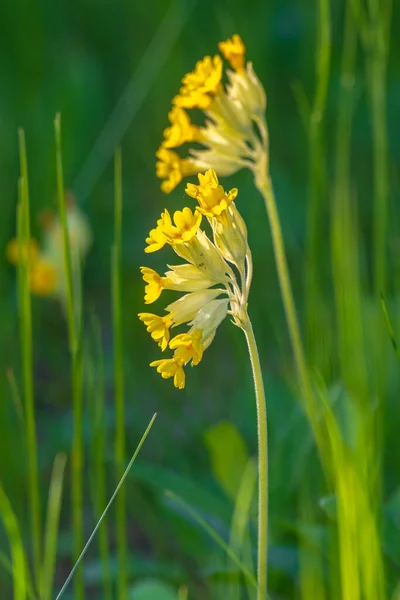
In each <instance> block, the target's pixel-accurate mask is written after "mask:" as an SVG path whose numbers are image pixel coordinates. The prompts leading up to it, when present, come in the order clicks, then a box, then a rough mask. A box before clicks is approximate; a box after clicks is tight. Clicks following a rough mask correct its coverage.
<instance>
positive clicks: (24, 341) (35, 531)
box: [17, 129, 42, 587]
mask: <svg viewBox="0 0 400 600" xmlns="http://www.w3.org/2000/svg"><path fill="white" fill-rule="evenodd" d="M18 139H19V155H20V170H21V177H20V185H19V194H20V197H19V206H18V209H17V228H18V244H19V258H20V260H19V261H18V288H19V290H18V296H19V307H18V308H19V321H20V327H21V355H22V373H23V391H24V413H25V424H26V428H25V429H26V444H27V453H28V460H27V464H28V481H29V512H30V521H31V543H32V551H33V564H34V578H35V584H36V586H38V587H39V583H40V565H41V532H42V526H41V512H40V493H39V473H38V457H37V437H36V420H35V400H34V387H33V342H32V309H31V295H30V286H29V250H28V249H29V245H30V208H29V186H28V166H27V158H26V144H25V134H24V132H23V130H22V129H20V130H19V131H18Z"/></svg>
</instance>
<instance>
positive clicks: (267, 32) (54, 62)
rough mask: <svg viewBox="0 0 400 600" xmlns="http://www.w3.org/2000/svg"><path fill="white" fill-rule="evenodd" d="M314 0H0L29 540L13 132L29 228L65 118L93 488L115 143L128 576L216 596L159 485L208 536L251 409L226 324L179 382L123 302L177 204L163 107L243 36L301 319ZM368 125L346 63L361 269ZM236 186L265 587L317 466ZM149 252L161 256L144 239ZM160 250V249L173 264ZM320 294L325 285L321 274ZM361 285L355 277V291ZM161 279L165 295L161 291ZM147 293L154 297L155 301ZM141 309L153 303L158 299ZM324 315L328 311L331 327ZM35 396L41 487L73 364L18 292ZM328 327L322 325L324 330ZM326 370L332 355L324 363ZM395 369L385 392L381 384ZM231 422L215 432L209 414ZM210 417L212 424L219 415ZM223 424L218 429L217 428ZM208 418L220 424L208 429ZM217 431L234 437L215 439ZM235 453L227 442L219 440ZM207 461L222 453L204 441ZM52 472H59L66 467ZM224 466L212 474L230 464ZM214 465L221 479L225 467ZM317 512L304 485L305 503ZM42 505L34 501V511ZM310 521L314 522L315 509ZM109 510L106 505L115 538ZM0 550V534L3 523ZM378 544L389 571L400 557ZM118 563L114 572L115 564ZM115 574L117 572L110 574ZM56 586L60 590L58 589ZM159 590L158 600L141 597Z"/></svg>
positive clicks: (251, 201)
mask: <svg viewBox="0 0 400 600" xmlns="http://www.w3.org/2000/svg"><path fill="white" fill-rule="evenodd" d="M345 4H346V3H345V1H344V0H340V1H337V2H334V3H333V5H332V6H331V27H332V68H331V74H330V85H329V92H328V100H327V110H326V116H325V121H324V129H325V131H324V140H325V144H324V152H325V159H326V167H327V179H328V182H329V180H330V177H331V175H332V172H333V155H334V154H333V141H334V136H335V131H336V125H337V121H336V117H337V104H338V90H339V85H340V61H341V50H342V45H343V22H344V12H345ZM317 17H318V15H317V6H316V3H315V2H311V1H307V2H306V1H302V2H297V1H296V2H295V1H288V0H284V1H282V0H271V1H268V2H257V1H254V0H249V1H248V2H246V3H243V2H241V1H239V0H230V1H229V2H228V1H226V2H225V1H222V0H218V1H216V2H214V1H212V0H201V1H200V0H199V1H197V2H196V1H195V0H192V1H191V2H183V1H182V2H180V1H177V0H172V2H169V1H168V2H167V1H165V0H159V1H156V0H149V1H148V2H132V1H128V0H114V1H112V2H111V1H110V0H99V1H97V2H93V1H91V0H79V2H78V1H76V0H75V1H66V0H58V1H57V2H50V1H49V0H40V1H36V0H18V2H6V1H3V2H2V3H1V5H0V90H1V92H0V190H1V192H0V193H1V203H0V241H1V244H0V247H1V249H2V250H1V252H0V264H1V268H0V339H1V345H0V390H1V400H0V479H1V482H2V484H3V486H4V489H5V490H6V491H7V494H8V496H9V498H10V500H11V502H12V505H13V507H14V511H15V513H16V514H17V516H18V519H19V521H20V523H21V530H22V532H23V535H24V539H26V543H27V547H28V548H29V536H28V523H27V514H26V502H27V491H26V480H27V456H26V448H25V446H24V441H23V436H22V434H21V427H20V422H19V417H18V414H17V411H16V409H15V404H14V402H13V392H12V390H11V389H10V383H9V375H10V372H11V371H12V373H14V375H15V378H16V381H17V383H18V382H20V379H21V368H20V347H19V337H18V336H19V333H18V312H17V298H16V273H15V269H14V268H13V267H12V266H11V265H9V264H8V263H7V260H6V256H5V248H6V244H7V241H8V240H9V239H10V238H12V237H13V236H14V235H15V229H16V218H15V210H16V203H17V191H18V190H17V180H18V173H19V166H18V144H17V142H18V140H17V129H18V127H23V128H24V130H25V133H26V139H27V155H28V167H29V176H30V198H31V216H32V230H33V233H34V234H35V235H36V236H39V237H40V225H39V222H38V219H37V215H38V214H39V213H40V211H42V210H43V209H48V208H56V171H55V145H54V130H53V119H54V116H55V114H56V112H60V113H61V116H62V135H63V161H64V172H65V182H66V186H67V187H68V188H69V189H71V190H72V191H73V193H74V194H75V196H76V198H77V201H78V203H79V206H80V207H81V209H82V211H83V212H84V213H85V214H86V215H87V217H88V218H89V220H90V223H91V227H92V229H93V233H94V244H93V247H92V250H91V252H90V254H89V256H88V259H87V262H86V265H85V271H84V314H85V327H84V328H85V339H86V340H87V345H88V347H91V346H93V345H95V343H96V342H95V340H96V331H97V328H98V326H100V328H101V340H102V348H103V352H104V367H105V368H104V374H105V383H104V390H105V398H106V419H105V426H106V434H105V435H106V441H107V443H106V448H105V456H104V462H105V464H106V475H107V490H108V496H109V495H111V493H112V491H113V489H114V487H115V484H116V480H115V469H114V462H113V461H114V458H113V448H114V430H115V414H114V405H113V398H114V384H113V345H112V312H111V276H110V265H111V254H110V252H111V245H112V241H113V216H114V204H113V194H114V192H113V186H114V182H113V177H114V175H113V151H114V147H115V146H116V145H120V146H121V149H122V157H123V255H122V271H123V294H122V303H123V304H122V306H123V342H124V379H125V402H126V435H127V456H128V455H131V454H132V452H133V451H134V449H135V447H136V445H137V443H138V440H139V438H140V436H141V434H142V432H143V430H144V429H145V427H146V425H147V423H148V422H149V420H150V418H151V416H152V415H153V413H154V412H156V411H157V413H158V417H157V420H156V423H155V425H154V427H153V429H152V431H151V433H150V436H149V438H148V439H147V441H146V443H145V445H144V447H143V449H142V451H141V454H140V457H139V458H138V461H137V463H136V464H135V465H134V467H133V469H132V473H131V475H130V476H129V478H128V481H127V483H126V494H127V505H128V522H127V535H128V543H129V554H130V567H129V570H130V581H131V582H132V583H133V582H134V581H138V580H141V579H142V578H145V577H153V578H156V579H159V580H162V581H164V582H167V583H169V584H171V585H172V586H173V587H175V588H176V587H177V586H178V585H179V584H181V583H187V584H188V585H189V589H190V592H191V596H190V597H193V598H213V597H216V598H218V597H220V596H218V589H219V588H218V586H219V585H220V583H219V582H220V581H221V579H223V577H224V574H223V571H224V569H223V565H224V563H223V561H222V559H221V550H220V549H219V548H218V547H217V546H216V545H215V544H214V542H213V541H212V540H211V539H210V538H209V537H208V536H207V534H205V533H204V532H203V531H202V530H201V528H199V527H198V526H197V525H196V524H195V523H194V522H193V520H191V519H190V518H189V517H188V516H187V515H185V514H183V513H182V511H181V510H179V509H177V508H176V506H173V504H171V502H170V501H168V499H166V497H165V494H164V492H165V489H172V490H173V491H175V492H176V493H178V494H180V495H181V496H183V497H184V498H186V500H187V501H188V502H189V503H194V504H195V505H196V506H197V508H198V509H199V511H200V512H201V514H202V515H203V516H205V517H207V519H208V520H209V521H210V522H211V523H212V524H213V525H214V526H215V527H216V528H217V529H218V531H220V532H221V533H222V534H223V536H224V537H225V536H226V532H227V531H228V530H229V523H230V518H231V513H232V506H233V499H232V495H231V494H230V493H229V485H230V484H228V485H227V486H226V485H225V486H224V483H223V481H222V482H221V478H220V479H219V477H218V472H219V470H218V460H217V459H216V456H217V455H218V452H223V449H224V448H226V447H229V448H232V456H233V457H234V460H233V462H232V456H231V455H230V454H229V452H228V453H227V454H228V456H227V457H226V459H224V460H226V462H225V463H224V468H225V469H226V473H231V477H232V478H233V480H235V477H236V475H235V472H234V471H235V468H234V465H235V462H234V461H235V460H239V459H238V458H237V457H238V456H240V457H241V456H242V455H243V453H244V455H246V454H249V455H252V454H253V455H255V452H256V432H255V403H254V393H253V388H252V378H251V369H250V365H249V361H248V356H247V353H246V346H245V340H244V337H243V334H242V332H241V331H240V330H238V329H236V328H235V327H233V326H232V325H231V324H230V323H229V321H226V322H224V323H223V324H222V326H221V327H220V329H219V331H218V335H217V337H216V339H215V341H214V342H213V344H212V346H211V347H210V348H209V350H208V351H207V352H206V354H205V356H204V360H203V361H202V363H201V364H200V365H199V367H197V368H196V369H193V370H190V371H189V373H188V377H187V386H186V388H185V389H184V390H183V391H179V390H176V389H175V388H174V387H173V386H172V384H171V382H170V381H163V380H162V379H161V378H160V377H159V376H158V374H157V373H156V372H155V370H154V369H150V368H149V367H148V363H149V362H150V361H151V360H153V359H155V358H157V357H158V349H157V348H156V346H155V345H154V343H153V342H152V341H151V340H150V338H149V336H148V334H146V331H145V328H144V327H143V324H142V323H140V322H139V321H138V319H137V313H138V312H140V311H143V310H144V309H145V308H144V302H143V282H142V280H141V277H140V272H139V267H140V266H141V265H143V264H145V265H148V266H151V267H152V268H155V269H158V270H161V269H163V268H164V261H165V255H166V254H167V252H168V251H166V252H165V253H163V255H162V256H161V255H160V256H158V255H145V254H144V252H143V248H144V238H145V237H146V234H147V232H148V231H149V229H150V228H151V227H152V226H153V224H154V223H155V221H156V219H157V218H158V216H159V213H160V212H161V210H162V209H163V208H164V207H168V209H171V210H173V209H175V208H179V207H181V206H182V204H183V202H185V200H184V191H183V190H184V186H183V184H182V185H180V186H178V188H177V189H176V190H175V191H174V192H173V193H171V194H170V195H169V196H165V195H163V193H162V192H161V191H160V189H159V181H158V180H157V179H156V176H155V152H156V150H157V148H158V146H159V144H160V140H161V136H162V131H163V129H164V128H165V127H166V126H167V113H168V111H169V108H170V102H171V99H172V97H173V96H174V95H175V93H176V92H177V90H178V88H179V84H180V79H181V77H182V76H183V75H184V73H185V72H187V71H189V70H191V69H192V68H193V65H194V64H195V62H196V61H197V60H198V59H200V58H201V57H203V56H204V55H206V54H213V53H215V52H216V51H217V43H218V41H220V40H222V39H225V38H227V37H229V36H231V35H232V34H233V33H234V32H237V33H239V34H240V35H241V37H242V39H243V40H244V42H245V44H246V47H247V56H248V58H249V59H250V60H252V61H253V63H254V67H255V70H256V72H257V74H258V76H259V78H260V80H261V82H262V83H263V85H264V86H265V88H266V91H267V97H268V108H267V111H268V126H269V130H270V137H271V169H272V176H273V180H274V186H275V191H276V196H277V199H278V206H279V212H280V216H281V219H282V224H283V231H284V237H285V242H286V245H287V251H288V260H289V266H290V271H291V275H292V278H293V284H294V290H295V296H296V302H297V305H298V311H299V314H300V315H302V311H303V297H304V286H303V281H304V260H305V246H306V239H305V238H306V206H307V200H308V197H309V193H310V184H309V162H308V139H307V134H306V131H305V128H304V124H303V123H302V118H301V115H300V111H299V105H298V102H297V101H296V98H298V97H299V96H298V94H296V90H297V91H298V90H299V86H301V87H302V89H304V91H305V94H306V95H307V96H308V97H311V96H312V94H313V89H314V82H315V62H316V55H315V45H316V38H317V33H316V32H317ZM399 26H400V5H399V4H398V3H397V2H393V14H392V32H393V33H394V35H393V36H392V41H391V46H390V57H389V64H388V71H387V94H386V101H387V110H388V114H387V121H388V133H389V179H390V215H391V217H390V221H391V226H390V230H389V234H388V239H387V246H388V248H389V251H390V261H391V264H392V265H393V273H397V276H396V277H397V278H398V268H397V267H398V265H399V258H398V256H399V254H398V253H399V239H400V238H399V229H398V223H399V222H398V217H399V210H398V201H399V178H398V166H399V160H400V142H399V140H400V137H399V135H398V124H399V115H398V109H399V100H400V70H399V65H400V60H399V59H400V47H399V41H398V36H397V37H396V31H398V30H399ZM371 136H372V129H371V120H370V113H369V105H368V94H367V93H366V77H365V61H364V58H363V55H362V52H361V50H360V51H359V54H358V58H357V65H356V83H355V117H354V124H353V137H352V163H351V179H352V184H353V185H354V189H355V193H356V197H357V202H358V209H359V226H360V232H361V237H362V240H363V242H364V244H365V246H364V247H365V254H364V255H363V257H362V264H363V269H364V272H365V273H366V277H367V278H368V273H369V271H370V269H371V265H370V255H369V242H370V236H371V231H372V225H373V223H372V198H371V189H372V177H373V175H372V167H371V165H372V150H373V146H372V142H371ZM224 185H226V187H229V186H231V187H233V186H235V187H238V188H239V197H238V207H239V208H240V210H241V211H242V214H243V216H244V218H245V220H246V223H247V226H248V231H249V239H250V245H251V249H252V251H253V256H254V263H255V270H254V283H253V286H252V291H251V298H250V306H249V312H250V315H251V317H252V319H253V325H254V329H255V332H256V337H257V340H258V343H259V349H260V354H261V361H262V366H263V371H264V377H265V384H266V390H267V396H268V408H269V431H270V514H271V523H270V581H271V590H273V591H274V592H275V593H276V596H274V597H276V598H282V599H283V598H293V597H295V593H296V592H295V590H296V585H297V584H296V582H297V579H298V555H297V545H298V536H297V533H296V521H297V514H298V504H299V496H300V495H301V494H300V490H301V484H302V481H303V480H304V478H305V477H306V476H310V474H311V478H313V477H314V475H313V474H315V478H317V479H318V481H319V482H320V483H318V484H317V485H316V487H317V488H318V487H320V488H321V490H322V491H321V495H323V493H324V492H323V477H322V476H321V474H320V471H319V467H318V460H317V458H316V452H315V449H314V445H313V439H312V435H311V433H310V430H309V426H308V425H307V422H306V419H305V418H304V416H303V413H302V410H301V408H300V405H299V403H298V399H297V391H296V383H295V373H294V367H293V361H292V353H291V349H290V344H289V339H288V334H287V328H286V324H285V318H284V313H283V309H282V305H281V299H280V294H279V286H278V282H277V276H276V270H275V264H274V258H273V253H272V245H271V238H270V232H269V228H268V222H267V219H266V212H265V207H264V204H263V201H262V198H261V197H260V196H259V195H258V193H257V192H256V190H255V188H254V186H253V182H252V177H251V174H250V173H249V172H244V171H243V172H240V173H238V174H236V175H235V176H233V177H231V178H229V180H225V182H224ZM325 193H326V195H327V197H326V202H325V200H324V199H323V200H322V205H323V207H324V208H323V210H322V213H321V222H320V232H321V236H322V239H325V237H326V236H327V232H328V226H327V214H328V212H329V210H328V199H329V194H330V188H329V185H328V187H327V189H326V190H325ZM160 254H161V253H160ZM172 256H173V254H172V253H171V257H170V258H169V260H171V261H173V258H172ZM319 260H320V264H321V265H322V276H323V277H324V278H326V280H327V281H328V279H329V277H330V269H331V265H330V251H329V247H328V243H326V244H324V243H322V244H321V253H320V256H319ZM328 289H329V286H328ZM367 289H368V286H367ZM172 295H173V293H172V292H171V299H172ZM161 304H162V303H161ZM157 306H158V305H157ZM331 326H332V325H331ZM33 332H34V376H35V403H36V410H37V412H36V414H37V427H38V440H39V467H40V482H41V492H42V500H43V502H44V499H45V497H46V494H47V489H48V485H49V479H50V470H51V466H52V463H53V460H54V457H55V455H56V454H57V453H58V452H60V451H65V452H67V453H69V452H70V447H71V439H72V412H71V386H70V359H69V353H68V339H67V328H66V321H65V318H64V315H63V313H62V311H61V310H60V306H59V304H58V303H57V302H55V301H51V300H47V299H39V298H34V299H33ZM330 335H331V331H327V337H329V336H330ZM331 374H332V382H334V380H335V376H334V369H333V371H332V372H331ZM89 388H90V386H86V387H85V416H84V448H85V456H86V462H85V464H84V466H83V470H84V477H85V482H86V484H85V490H86V492H85V512H84V515H85V516H84V520H85V532H86V533H87V534H89V533H90V530H91V528H92V527H93V525H94V523H95V520H94V519H95V518H94V515H93V510H92V506H93V498H92V496H91V493H90V485H89V483H90V482H89V476H88V475H89V473H90V460H91V458H90V457H91V452H92V447H93V446H92V444H93V440H92V433H93V430H92V427H91V412H90V397H89V396H90V393H89ZM398 389H399V377H398V375H397V374H396V370H395V369H394V370H393V375H392V379H391V384H390V390H389V392H388V394H389V397H393V398H396V397H398ZM387 410H388V414H387V419H388V423H396V422H397V423H399V420H398V418H399V406H398V403H397V404H396V402H395V401H393V402H389V403H388V409H387ZM226 422H228V423H230V424H231V426H225V427H224V426H223V425H221V423H225V424H226ZM218 428H219V429H218ZM388 429H389V433H388V445H387V448H388V450H387V454H388V461H387V468H386V470H385V473H384V474H385V479H386V480H387V481H388V482H389V483H388V492H393V490H394V489H395V488H396V480H397V481H398V472H399V471H398V468H399V466H400V465H399V463H400V460H399V455H398V446H397V443H396V439H397V431H398V428H397V427H395V426H394V425H392V426H391V427H388ZM232 431H233V433H232ZM216 432H217V433H218V435H216ZM232 436H233V437H232ZM235 453H236V454H235ZM220 456H221V455H220ZM67 471H68V469H67ZM227 477H228V479H229V477H230V476H229V475H228V476H227ZM222 479H223V478H222ZM69 487H70V481H69V474H68V472H67V477H66V484H65V497H64V504H63V510H62V518H61V533H60V543H59V548H58V555H57V576H56V582H57V587H59V585H60V584H61V583H62V581H63V579H64V578H65V576H66V574H67V573H68V570H69V568H70V567H71V564H72V563H71V527H70V519H69ZM314 501H315V505H316V506H317V507H318V506H319V505H318V497H317V496H315V498H314ZM43 510H44V505H43ZM318 510H320V513H319V516H318V518H319V520H320V525H321V526H323V524H324V522H325V520H326V519H327V518H328V517H327V516H326V514H325V513H324V511H323V509H322V508H321V509H318ZM113 519H114V515H113V513H112V511H111V513H110V516H109V519H108V531H109V538H110V543H111V548H113V540H114V532H115V527H114V521H113ZM0 548H1V550H2V551H4V552H6V548H7V541H6V537H5V534H4V531H2V530H1V528H0ZM398 558H399V557H398V556H397V558H393V557H392V558H391V559H390V561H391V566H392V567H393V568H394V570H395V572H396V569H397V567H398V565H399V563H396V562H395V561H396V560H397V559H398ZM85 565H86V567H85V571H84V572H85V583H86V586H87V589H88V596H87V597H88V598H101V597H102V593H101V566H100V562H99V552H98V547H97V545H96V541H95V542H94V543H93V545H92V547H91V549H90V551H89V555H88V558H87V560H86V562H85ZM116 568H117V567H116ZM114 571H115V569H114ZM10 586H11V583H10V578H9V576H8V574H7V573H6V571H4V572H3V571H1V570H0V595H1V597H2V598H5V599H6V598H11V587H10ZM65 597H66V598H67V597H69V598H72V591H70V592H69V596H67V594H66V596H65ZM154 600H157V598H154Z"/></svg>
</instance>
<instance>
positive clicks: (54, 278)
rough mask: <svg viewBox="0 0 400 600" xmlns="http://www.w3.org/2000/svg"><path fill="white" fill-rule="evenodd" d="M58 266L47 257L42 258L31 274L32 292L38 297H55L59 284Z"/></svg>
mask: <svg viewBox="0 0 400 600" xmlns="http://www.w3.org/2000/svg"><path fill="white" fill-rule="evenodd" d="M57 271H58V270H57V267H56V265H55V264H54V263H53V262H52V261H51V260H49V259H48V258H45V257H40V258H38V260H36V262H35V263H34V264H33V265H32V267H31V270H30V272H29V286H30V290H31V292H32V293H33V294H35V295H36V296H42V297H45V296H54V295H55V293H56V291H57V286H58V284H59V283H60V282H59V273H58V272H57Z"/></svg>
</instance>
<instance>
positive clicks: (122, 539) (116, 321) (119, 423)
mask: <svg viewBox="0 0 400 600" xmlns="http://www.w3.org/2000/svg"><path fill="white" fill-rule="evenodd" d="M114 185H115V188H114V190H115V192H114V219H115V222H114V244H113V247H112V265H111V271H112V311H113V334H114V389H115V413H116V419H115V421H116V431H115V464H116V476H117V479H118V480H119V479H120V478H121V476H122V473H123V471H124V462H125V406H124V367H123V341H122V312H121V255H122V158H121V149H120V148H117V149H116V151H115V157H114ZM115 510H116V533H117V556H118V579H117V598H118V600H125V598H126V593H127V572H126V570H127V541H126V493H125V488H123V489H121V491H120V493H119V495H118V497H117V498H116V500H115Z"/></svg>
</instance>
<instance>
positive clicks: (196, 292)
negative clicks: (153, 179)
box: [139, 169, 252, 389]
mask: <svg viewBox="0 0 400 600" xmlns="http://www.w3.org/2000/svg"><path fill="white" fill-rule="evenodd" d="M198 179H199V185H193V184H188V186H187V188H186V190H185V191H186V194H187V195H188V196H190V197H192V198H195V199H196V200H197V202H198V206H197V207H196V208H195V209H194V210H192V209H191V208H189V207H185V208H183V210H181V211H179V210H178V211H176V212H175V213H174V214H173V216H171V215H170V213H169V212H168V210H164V212H163V213H162V214H161V217H160V219H158V221H157V226H156V227H155V228H154V229H152V230H151V231H150V233H149V235H148V237H147V239H146V243H147V247H146V248H145V252H147V253H151V252H155V251H157V250H160V249H161V248H163V247H164V246H166V245H169V246H171V247H172V249H173V250H174V251H175V253H176V254H177V255H178V256H179V257H180V258H182V259H183V260H184V261H185V262H184V263H183V264H179V265H174V266H170V265H168V267H169V270H168V271H166V272H165V273H164V275H163V276H161V275H159V274H158V273H157V272H156V271H154V270H153V269H151V268H149V267H141V272H142V276H143V279H144V281H145V283H146V286H145V303H146V304H151V303H153V302H155V301H156V300H157V299H158V298H159V297H160V296H161V294H162V292H163V290H175V291H178V292H184V295H183V296H181V297H180V298H179V299H178V300H176V301H175V302H172V303H171V304H169V305H167V307H166V309H165V312H166V314H165V315H163V316H159V315H156V314H153V313H147V312H143V313H139V318H140V319H141V321H143V323H144V324H145V326H146V328H147V331H148V332H149V333H150V335H151V337H152V338H153V340H155V341H156V342H157V344H158V345H159V347H160V348H161V351H162V352H164V351H165V350H166V349H167V348H169V349H170V350H173V355H172V356H170V357H168V358H161V359H159V360H155V361H153V362H151V363H150V366H152V367H156V368H157V371H158V372H159V373H160V375H161V376H162V377H163V378H164V379H168V378H173V381H174V385H175V387H177V388H179V389H182V388H183V387H184V386H185V371H184V367H185V365H187V364H189V363H190V364H191V365H192V366H194V365H197V364H198V363H199V362H200V361H201V359H202V357H203V353H204V350H206V349H207V348H208V346H209V345H210V344H211V342H212V341H213V339H214V336H215V333H216V330H217V328H218V326H219V325H220V324H221V322H222V321H223V320H224V319H225V317H226V316H227V315H228V314H229V315H230V316H231V319H232V322H233V323H234V324H235V325H238V326H241V325H242V323H243V321H244V320H245V319H246V317H247V298H248V294H249V289H250V283H251V273H252V267H251V253H250V249H249V246H248V243H247V231H246V226H245V224H244V221H243V219H242V217H241V215H240V213H239V211H238V210H237V208H236V206H235V203H234V199H235V198H236V196H237V193H238V191H237V190H236V189H233V190H230V191H229V192H225V190H224V188H223V187H222V186H221V185H220V184H219V181H218V178H217V175H216V173H215V171H213V170H212V169H210V170H209V171H207V172H206V173H205V174H204V175H203V174H201V173H200V174H199V175H198ZM204 223H208V225H209V228H210V230H211V233H212V236H211V238H212V239H210V237H209V236H208V235H207V234H206V233H205V231H204V230H203V229H202V227H201V225H202V224H204ZM184 324H186V325H188V326H189V329H188V331H186V332H185V333H179V334H178V335H176V336H175V337H172V338H171V329H173V328H175V327H178V326H180V325H184Z"/></svg>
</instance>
